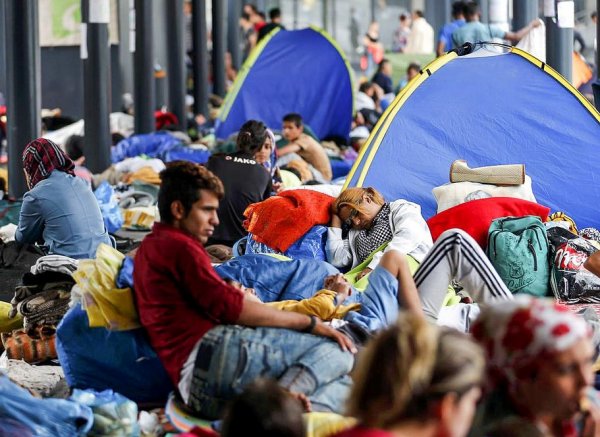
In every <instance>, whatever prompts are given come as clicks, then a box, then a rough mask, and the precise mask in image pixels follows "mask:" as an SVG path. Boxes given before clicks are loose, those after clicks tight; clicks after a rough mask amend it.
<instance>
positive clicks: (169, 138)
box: [110, 132, 181, 163]
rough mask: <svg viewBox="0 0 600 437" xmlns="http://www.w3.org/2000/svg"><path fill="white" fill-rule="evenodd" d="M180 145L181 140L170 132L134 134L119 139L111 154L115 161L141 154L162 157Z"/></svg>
mask: <svg viewBox="0 0 600 437" xmlns="http://www.w3.org/2000/svg"><path fill="white" fill-rule="evenodd" d="M179 145H181V140H178V139H177V138H175V137H174V136H173V135H171V134H170V133H168V132H155V133H151V134H140V135H132V136H130V137H129V138H125V139H124V140H121V141H119V143H118V144H117V145H116V146H114V147H113V148H112V150H111V151H110V156H111V160H112V162H113V163H115V162H121V161H123V160H124V159H125V158H133V157H135V156H140V155H146V156H149V157H150V158H159V159H160V158H161V156H162V155H163V154H164V153H166V152H167V151H169V150H171V149H173V148H174V147H176V146H179Z"/></svg>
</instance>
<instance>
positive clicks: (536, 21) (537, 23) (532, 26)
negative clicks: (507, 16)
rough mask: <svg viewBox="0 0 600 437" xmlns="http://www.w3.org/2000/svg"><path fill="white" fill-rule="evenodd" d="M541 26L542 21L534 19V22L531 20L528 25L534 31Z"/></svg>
mask: <svg viewBox="0 0 600 437" xmlns="http://www.w3.org/2000/svg"><path fill="white" fill-rule="evenodd" d="M541 25H542V21H541V20H540V19H539V18H536V19H535V20H532V21H531V23H529V26H530V27H531V28H532V29H535V28H536V27H540V26H541Z"/></svg>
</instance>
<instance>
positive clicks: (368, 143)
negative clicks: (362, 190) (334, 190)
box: [342, 99, 396, 190]
mask: <svg viewBox="0 0 600 437" xmlns="http://www.w3.org/2000/svg"><path fill="white" fill-rule="evenodd" d="M395 102H396V100H395V99H394V102H392V104H391V105H390V106H389V107H388V109H387V110H386V111H385V112H384V113H383V115H382V116H381V117H379V120H377V123H375V126H374V127H373V130H372V131H371V133H370V134H369V137H368V138H367V141H365V143H364V144H363V145H362V147H361V148H360V151H359V152H358V156H357V158H356V161H354V164H353V165H352V168H351V169H350V172H349V173H348V176H346V180H345V182H344V186H343V187H342V190H345V189H346V188H348V184H350V181H351V180H352V178H353V177H354V173H356V170H357V169H358V167H359V166H360V163H361V162H362V160H363V157H364V156H365V154H366V153H367V151H368V150H369V148H370V147H371V144H373V141H374V137H376V136H377V135H378V134H379V133H380V132H379V126H381V125H382V124H383V123H384V122H385V120H386V119H387V116H388V114H389V113H390V109H391V108H392V106H393V105H394V104H395Z"/></svg>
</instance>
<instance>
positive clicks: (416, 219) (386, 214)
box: [326, 187, 433, 279]
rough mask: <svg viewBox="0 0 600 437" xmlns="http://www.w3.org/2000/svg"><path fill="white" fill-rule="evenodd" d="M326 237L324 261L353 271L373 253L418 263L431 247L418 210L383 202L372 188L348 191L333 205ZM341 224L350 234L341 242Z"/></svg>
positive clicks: (368, 269) (375, 260) (377, 256)
mask: <svg viewBox="0 0 600 437" xmlns="http://www.w3.org/2000/svg"><path fill="white" fill-rule="evenodd" d="M332 210H333V211H332V212H333V214H332V219H331V225H330V228H329V232H328V235H327V245H326V253H327V261H328V262H329V263H331V264H333V265H334V266H336V267H338V268H347V267H350V268H354V267H356V266H358V265H359V264H361V263H362V262H363V261H365V260H366V259H367V258H368V257H369V256H370V255H371V254H372V253H373V252H374V251H375V250H377V249H379V248H381V246H382V245H384V244H387V246H386V248H385V251H386V252H387V251H390V250H397V251H398V252H401V253H404V254H406V255H410V256H411V257H412V258H414V259H415V260H416V261H417V262H419V263H420V262H421V261H423V258H424V257H425V254H427V252H428V251H429V249H431V247H432V246H433V241H432V239H431V233H430V232H429V228H428V227H427V223H426V222H425V220H424V219H423V216H422V215H421V207H420V206H419V205H417V204H415V203H412V202H408V201H406V200H403V199H399V200H395V201H393V202H386V201H385V199H384V198H383V196H382V195H381V193H379V192H378V191H377V190H376V189H374V188H370V187H369V188H348V189H346V190H344V191H342V193H341V194H340V195H339V196H338V198H337V199H336V200H335V201H334V202H333V206H332ZM342 224H346V226H347V227H348V228H350V231H349V233H348V237H347V238H342ZM383 253H384V251H379V252H377V253H376V254H375V255H374V256H373V259H372V261H371V262H370V263H369V264H368V266H367V267H365V269H364V270H362V272H361V273H360V274H359V275H358V276H357V279H360V278H362V277H363V276H364V275H366V274H368V273H370V272H371V271H372V270H374V269H375V267H377V264H379V261H380V260H381V257H382V256H383Z"/></svg>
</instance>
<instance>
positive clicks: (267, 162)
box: [254, 129, 283, 194]
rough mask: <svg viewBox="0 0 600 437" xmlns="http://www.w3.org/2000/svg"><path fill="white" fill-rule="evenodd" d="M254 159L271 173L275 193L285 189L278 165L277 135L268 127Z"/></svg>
mask: <svg viewBox="0 0 600 437" xmlns="http://www.w3.org/2000/svg"><path fill="white" fill-rule="evenodd" d="M254 160H255V161H256V162H257V163H259V164H260V165H262V166H263V167H264V168H265V169H266V170H267V171H268V172H269V174H270V175H271V183H272V188H273V193H274V194H277V193H278V192H279V191H281V190H282V189H283V183H282V180H281V174H280V173H279V167H277V165H276V162H277V149H276V147H275V135H273V132H271V130H270V129H267V137H266V138H265V142H264V143H263V145H262V147H260V148H259V149H258V150H257V151H256V152H255V153H254Z"/></svg>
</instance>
